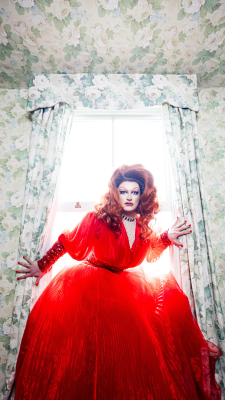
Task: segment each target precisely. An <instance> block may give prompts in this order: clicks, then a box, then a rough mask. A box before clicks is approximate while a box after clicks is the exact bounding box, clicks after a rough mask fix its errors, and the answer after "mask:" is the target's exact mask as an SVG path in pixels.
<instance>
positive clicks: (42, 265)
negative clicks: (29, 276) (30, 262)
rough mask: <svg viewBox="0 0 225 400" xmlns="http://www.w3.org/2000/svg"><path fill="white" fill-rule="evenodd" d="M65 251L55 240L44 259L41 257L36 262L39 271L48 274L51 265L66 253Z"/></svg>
mask: <svg viewBox="0 0 225 400" xmlns="http://www.w3.org/2000/svg"><path fill="white" fill-rule="evenodd" d="M66 252H67V251H66V249H65V247H64V246H63V244H62V243H61V242H60V241H59V240H57V242H55V243H54V244H53V246H52V247H51V249H49V250H48V251H47V253H46V255H45V256H44V257H42V258H41V259H40V260H38V262H37V263H38V267H39V269H40V270H41V271H42V272H44V273H46V272H48V271H49V270H50V269H51V267H52V265H53V264H54V263H55V262H56V261H57V260H58V259H59V258H60V257H62V256H63V255H64V254H65V253H66Z"/></svg>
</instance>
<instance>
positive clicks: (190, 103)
mask: <svg viewBox="0 0 225 400" xmlns="http://www.w3.org/2000/svg"><path fill="white" fill-rule="evenodd" d="M60 102H63V103H67V104H71V105H74V106H77V107H90V108H97V109H117V110H123V109H132V108H143V107H151V106H154V105H160V104H165V103H167V104H170V105H172V106H174V107H180V108H189V109H190V110H192V111H199V100H198V91H197V77H196V75H158V74H149V75H148V74H107V73H105V74H45V75H39V74H34V75H32V77H31V78H30V83H29V92H28V106H27V109H28V111H34V110H36V109H38V108H45V107H52V106H54V105H56V104H57V103H60Z"/></svg>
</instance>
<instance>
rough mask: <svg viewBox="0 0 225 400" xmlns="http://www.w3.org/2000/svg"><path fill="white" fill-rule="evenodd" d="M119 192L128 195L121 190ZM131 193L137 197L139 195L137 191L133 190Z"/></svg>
mask: <svg viewBox="0 0 225 400" xmlns="http://www.w3.org/2000/svg"><path fill="white" fill-rule="evenodd" d="M119 192H120V194H125V193H127V191H126V190H120V191H119ZM131 193H133V194H135V195H136V196H137V195H138V194H139V192H138V191H136V190H133V191H132V192H131Z"/></svg>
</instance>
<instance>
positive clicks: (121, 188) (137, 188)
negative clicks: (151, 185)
mask: <svg viewBox="0 0 225 400" xmlns="http://www.w3.org/2000/svg"><path fill="white" fill-rule="evenodd" d="M118 189H119V190H127V189H126V188H124V187H123V186H121V187H119V188H118ZM132 190H139V187H137V186H135V188H133V189H132Z"/></svg>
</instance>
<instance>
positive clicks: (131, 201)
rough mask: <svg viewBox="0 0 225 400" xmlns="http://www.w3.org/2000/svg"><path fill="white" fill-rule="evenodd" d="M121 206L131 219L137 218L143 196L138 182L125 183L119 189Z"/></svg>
mask: <svg viewBox="0 0 225 400" xmlns="http://www.w3.org/2000/svg"><path fill="white" fill-rule="evenodd" d="M118 191H119V198H120V204H121V206H122V207H123V213H124V214H125V215H127V216H129V217H135V215H136V208H137V206H138V203H139V200H140V197H141V194H140V187H139V185H138V183H137V182H130V181H125V182H122V183H121V184H120V186H119V187H118Z"/></svg>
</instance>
